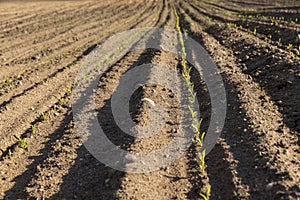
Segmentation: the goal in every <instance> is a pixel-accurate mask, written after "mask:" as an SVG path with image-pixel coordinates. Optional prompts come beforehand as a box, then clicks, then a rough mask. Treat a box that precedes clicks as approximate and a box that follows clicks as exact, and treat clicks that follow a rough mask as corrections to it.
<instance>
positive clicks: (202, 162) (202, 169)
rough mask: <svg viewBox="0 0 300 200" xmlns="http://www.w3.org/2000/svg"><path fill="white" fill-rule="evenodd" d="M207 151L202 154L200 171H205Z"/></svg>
mask: <svg viewBox="0 0 300 200" xmlns="http://www.w3.org/2000/svg"><path fill="white" fill-rule="evenodd" d="M205 153H206V152H205V150H203V151H202V152H201V153H200V170H201V171H202V172H204V171H205Z"/></svg>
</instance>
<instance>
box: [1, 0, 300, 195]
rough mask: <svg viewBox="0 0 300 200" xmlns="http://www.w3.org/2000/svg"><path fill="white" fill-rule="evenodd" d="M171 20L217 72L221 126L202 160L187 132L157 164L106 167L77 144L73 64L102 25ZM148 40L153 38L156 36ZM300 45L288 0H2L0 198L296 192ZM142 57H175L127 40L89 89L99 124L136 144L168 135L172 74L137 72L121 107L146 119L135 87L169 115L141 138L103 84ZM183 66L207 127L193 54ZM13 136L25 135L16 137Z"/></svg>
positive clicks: (174, 101) (175, 122) (297, 5)
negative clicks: (122, 124)
mask: <svg viewBox="0 0 300 200" xmlns="http://www.w3.org/2000/svg"><path fill="white" fill-rule="evenodd" d="M174 8H175V9H176V10H177V13H178V17H179V18H176V15H175V12H174ZM176 20H179V25H180V27H181V30H182V31H183V32H184V35H185V36H189V37H191V38H193V39H194V40H195V41H197V42H198V43H199V44H201V45H202V46H203V47H204V48H205V49H206V51H207V52H208V53H209V54H210V55H211V58H212V60H213V61H214V62H215V63H216V65H217V67H218V69H219V71H220V74H221V76H222V78H223V82H224V86H225V90H226V96H227V113H226V120H225V125H224V128H223V129H222V134H221V137H220V138H219V139H218V141H217V143H216V145H215V147H214V149H213V150H212V151H211V152H210V153H209V154H208V155H207V156H206V158H205V161H206V169H205V171H201V170H200V168H199V154H198V152H199V145H198V144H197V143H196V142H194V143H193V145H192V146H191V147H190V148H189V149H188V151H187V152H186V153H185V154H184V155H182V156H181V157H180V158H179V159H177V160H176V161H175V162H173V163H172V164H170V165H169V166H166V167H161V168H160V169H158V170H156V171H153V172H150V173H128V172H122V171H117V170H114V169H112V168H110V167H108V166H106V165H104V164H103V163H101V162H100V161H98V160H97V159H96V158H95V157H94V156H93V155H92V154H91V153H90V152H89V151H88V150H87V149H86V147H85V146H84V141H82V140H81V137H80V135H79V134H78V132H77V129H76V123H75V122H74V120H73V112H72V92H71V91H72V89H73V88H74V87H75V86H76V84H75V78H76V76H77V73H78V70H79V68H80V66H81V64H82V63H83V61H84V60H85V58H86V57H87V56H88V55H89V54H91V53H93V49H95V47H96V46H97V45H98V44H101V43H103V41H105V40H106V39H107V38H109V37H110V36H111V35H113V34H115V33H119V32H122V31H126V30H130V29H134V28H144V27H159V28H169V29H174V30H176ZM150 34H151V33H150ZM152 39H153V38H152ZM150 40H151V37H150V39H149V42H151V41H150ZM155 41H156V42H161V45H164V44H163V39H162V38H155ZM174 43H175V44H177V45H181V43H180V41H179V40H178V41H176V40H175V41H174ZM299 46H300V2H299V1H292V0H289V1H283V0H276V1H266V0H252V1H250V0H246V1H242V0H203V1H194V0H174V1H171V0H149V1H141V0H129V1H128V0H126V1H124V0H120V1H111V0H102V1H97V0H89V1H87V0H83V1H72V0H69V1H46V0H44V1H43V0H41V1H27V0H23V1H3V0H0V199H103V200H106V199H108V200H110V199H123V200H127V199H128V200H129V199H138V200H140V199H143V200H144V199H145V200H147V199H149V200H150V199H155V200H156V199H159V200H160V199H202V197H201V196H200V193H203V194H205V192H206V191H207V189H208V188H209V187H211V194H210V199H262V200H264V199H270V200H271V199H300V148H299V147H300V47H299ZM116 48H118V47H116ZM180 49H181V48H180ZM188 50H189V49H187V52H188ZM145 63H152V64H160V65H163V66H165V67H169V68H170V69H172V70H177V71H178V72H181V70H182V58H181V57H179V56H178V55H174V53H171V52H167V51H164V50H154V49H145V50H135V51H131V52H129V53H126V54H125V55H123V56H121V57H120V59H118V60H117V61H115V62H114V63H113V64H111V65H110V66H109V67H108V69H107V70H106V71H105V72H104V74H103V75H102V77H101V79H100V81H99V83H98V88H97V90H96V91H95V96H96V101H95V105H96V111H97V114H98V115H97V116H98V121H99V124H100V125H101V127H102V129H103V131H104V132H105V134H106V136H107V137H108V138H109V139H110V140H111V141H112V142H113V143H114V144H115V145H116V146H118V147H119V148H122V149H124V150H127V151H131V152H140V153H142V152H152V151H155V150H158V149H160V148H162V147H163V146H165V145H167V144H168V143H169V142H170V141H171V140H172V139H173V137H174V135H175V134H176V133H177V131H178V130H179V128H180V122H181V121H180V116H181V115H182V110H181V107H180V103H179V102H180V101H179V99H178V98H176V95H175V94H174V92H173V91H172V90H170V88H168V87H167V86H165V85H159V84H143V85H141V86H140V87H139V88H138V89H137V90H136V91H135V92H134V93H133V95H132V96H131V100H130V106H129V112H130V114H131V118H132V120H133V121H134V122H135V123H136V124H137V125H138V126H143V125H147V124H149V123H150V120H149V113H151V112H153V110H154V111H155V106H154V105H153V104H152V102H151V101H148V100H145V98H146V99H151V100H152V101H153V102H154V103H155V104H156V105H160V106H162V107H164V108H165V110H164V111H165V112H166V113H167V120H166V123H165V124H164V126H163V128H162V129H161V130H160V131H159V132H158V133H156V134H155V135H153V136H152V137H150V138H147V139H145V138H138V137H137V138H134V137H132V136H129V135H127V134H125V133H124V132H123V131H122V130H121V129H120V128H118V126H117V125H116V123H115V122H114V117H113V113H112V109H111V98H112V94H113V93H114V90H115V88H116V87H118V85H119V81H120V79H121V78H122V76H123V75H124V74H125V73H126V72H127V71H129V70H130V69H133V68H134V67H136V66H139V65H142V64H145ZM145 74H147V79H148V80H149V83H150V82H151V80H156V79H157V77H160V76H161V74H159V71H155V70H151V69H150V70H149V71H147V72H145ZM191 80H192V81H193V82H194V83H195V91H196V92H197V98H198V101H199V107H200V110H201V118H203V124H202V129H203V131H206V130H207V128H208V126H209V123H210V117H211V110H212V108H211V103H210V102H211V99H210V94H209V91H208V89H207V87H206V84H205V82H204V81H203V77H201V74H199V73H198V72H196V70H195V68H192V71H191ZM18 137H20V138H21V139H22V140H23V141H26V142H27V145H25V146H23V148H22V147H21V143H20V139H18Z"/></svg>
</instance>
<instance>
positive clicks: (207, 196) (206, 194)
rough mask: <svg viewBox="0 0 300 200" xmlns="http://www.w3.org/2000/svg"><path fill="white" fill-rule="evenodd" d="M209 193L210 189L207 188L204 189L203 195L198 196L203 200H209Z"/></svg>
mask: <svg viewBox="0 0 300 200" xmlns="http://www.w3.org/2000/svg"><path fill="white" fill-rule="evenodd" d="M210 191H211V187H210V186H208V187H207V189H206V192H205V194H202V193H201V194H200V196H201V197H202V198H203V199H204V200H209V196H210Z"/></svg>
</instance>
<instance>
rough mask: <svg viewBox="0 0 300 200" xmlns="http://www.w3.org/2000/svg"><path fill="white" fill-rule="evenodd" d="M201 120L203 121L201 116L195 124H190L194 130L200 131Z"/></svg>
mask: <svg viewBox="0 0 300 200" xmlns="http://www.w3.org/2000/svg"><path fill="white" fill-rule="evenodd" d="M202 121H203V119H202V118H201V119H200V120H199V121H198V122H197V124H196V125H194V124H193V125H192V126H193V127H194V128H195V130H196V132H197V133H200V128H201V124H202Z"/></svg>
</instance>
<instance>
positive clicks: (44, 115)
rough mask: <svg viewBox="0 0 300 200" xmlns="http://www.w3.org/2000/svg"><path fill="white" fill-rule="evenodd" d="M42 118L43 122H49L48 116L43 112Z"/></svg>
mask: <svg viewBox="0 0 300 200" xmlns="http://www.w3.org/2000/svg"><path fill="white" fill-rule="evenodd" d="M42 117H43V120H44V121H46V120H47V114H46V113H44V112H42Z"/></svg>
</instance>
